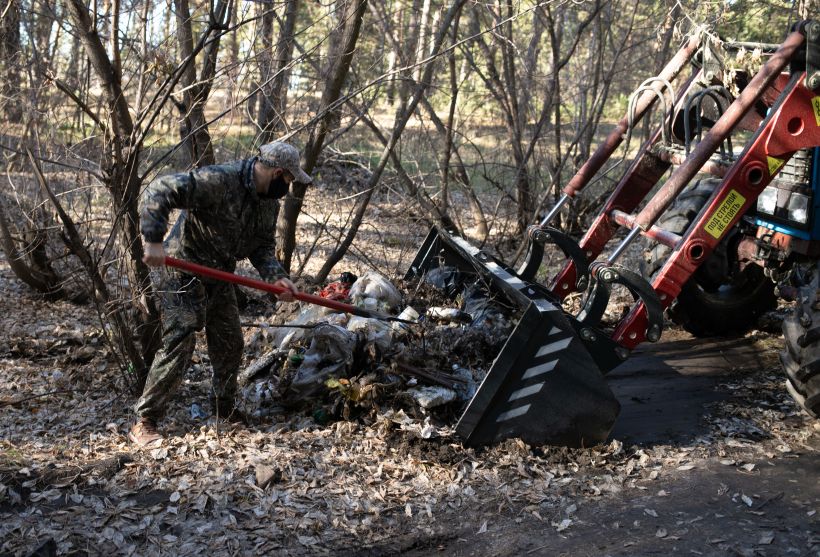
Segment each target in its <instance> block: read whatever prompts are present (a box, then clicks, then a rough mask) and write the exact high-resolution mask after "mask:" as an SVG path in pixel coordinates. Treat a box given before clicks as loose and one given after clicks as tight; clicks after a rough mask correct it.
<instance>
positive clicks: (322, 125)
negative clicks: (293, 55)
mask: <svg viewBox="0 0 820 557" xmlns="http://www.w3.org/2000/svg"><path fill="white" fill-rule="evenodd" d="M366 9H367V0H349V2H348V3H347V11H346V12H345V17H344V19H343V21H344V22H345V32H344V39H343V41H342V42H341V50H340V52H339V54H338V59H337V62H336V66H335V68H334V71H333V73H332V75H331V78H330V79H329V80H328V81H327V83H326V86H325V88H324V90H323V91H322V100H321V102H320V103H319V113H320V114H322V117H321V118H320V119H319V121H318V123H317V124H316V126H315V127H314V128H313V129H312V130H311V132H310V136H309V138H308V141H307V145H306V146H305V151H304V168H305V170H306V171H307V172H308V174H310V173H311V172H312V171H313V168H314V167H315V166H316V162H317V161H318V160H319V154H320V153H321V152H322V148H323V147H324V141H325V138H326V137H327V134H328V133H329V132H330V126H331V124H332V122H333V121H334V118H335V109H334V107H335V106H336V104H337V101H338V100H339V98H340V97H341V94H342V87H343V85H344V82H345V79H346V78H347V75H348V72H349V71H350V63H351V61H352V59H353V55H354V53H355V51H356V43H357V41H358V40H359V32H360V30H361V27H362V19H363V17H364V12H365V10H366ZM306 188H307V186H306V185H305V184H298V183H297V184H294V185H293V186H292V188H291V193H290V195H288V196H287V197H286V198H285V202H284V207H283V211H282V216H281V218H280V221H279V232H278V236H279V240H280V241H279V243H278V244H279V260H280V261H281V262H282V265H284V267H285V268H286V269H290V265H291V261H292V258H293V250H294V249H295V247H296V219H297V218H298V216H299V212H300V211H301V208H302V200H303V199H304V195H305V190H306Z"/></svg>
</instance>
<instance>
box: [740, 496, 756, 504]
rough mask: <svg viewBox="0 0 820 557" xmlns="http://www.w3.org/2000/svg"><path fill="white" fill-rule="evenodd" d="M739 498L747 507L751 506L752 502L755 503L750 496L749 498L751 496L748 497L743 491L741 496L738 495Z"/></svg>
mask: <svg viewBox="0 0 820 557" xmlns="http://www.w3.org/2000/svg"><path fill="white" fill-rule="evenodd" d="M740 499H741V500H742V501H743V502H744V503H746V506H747V507H751V506H752V505H754V503H755V502H754V501H753V500H752V498H751V497H749V496H748V495H746V494H745V493H744V494H743V495H741V496H740Z"/></svg>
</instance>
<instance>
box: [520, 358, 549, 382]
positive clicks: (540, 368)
mask: <svg viewBox="0 0 820 557" xmlns="http://www.w3.org/2000/svg"><path fill="white" fill-rule="evenodd" d="M556 365H558V360H552V361H549V362H546V363H543V364H541V365H537V366H533V367H531V368H530V369H528V370H527V371H526V372H524V375H522V376H521V380H522V381H524V380H526V379H532V378H533V377H538V376H539V375H541V374H544V373H547V372H548V371H552V370H554V369H555V366H556Z"/></svg>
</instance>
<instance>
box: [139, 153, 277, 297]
mask: <svg viewBox="0 0 820 557" xmlns="http://www.w3.org/2000/svg"><path fill="white" fill-rule="evenodd" d="M254 162H256V157H253V158H250V159H245V160H240V161H236V162H232V163H227V164H219V165H213V166H207V167H204V168H199V169H195V170H192V171H191V172H187V173H182V174H173V175H168V176H162V177H160V178H157V179H156V180H154V181H153V182H151V184H150V185H149V186H148V187H147V188H146V189H145V191H144V192H143V194H142V197H141V199H140V230H141V232H142V236H143V238H145V240H146V241H147V242H162V240H163V238H164V236H165V232H166V230H167V229H168V216H169V214H170V213H171V210H172V209H184V210H187V212H188V214H187V217H186V218H180V221H181V225H182V226H181V234H180V238H179V243H178V246H177V247H176V249H175V250H173V251H174V253H172V255H175V256H177V257H179V258H180V259H185V260H188V261H193V262H194V263H199V264H201V265H207V266H209V267H215V268H217V269H221V270H223V271H228V272H233V271H234V269H235V268H236V262H237V260H239V259H244V258H246V257H247V258H248V259H249V260H250V262H251V264H252V265H253V266H254V267H256V269H257V271H259V274H260V275H261V277H262V278H263V279H264V280H267V281H271V282H273V281H275V280H277V279H279V278H282V277H285V276H287V273H286V272H285V269H284V268H283V267H282V265H280V264H279V262H278V261H277V260H276V256H275V253H276V252H275V247H276V243H275V242H276V236H275V234H276V217H277V215H278V214H279V202H278V201H276V200H272V199H261V198H260V197H259V195H258V194H257V193H256V187H255V186H254V183H253V164H254Z"/></svg>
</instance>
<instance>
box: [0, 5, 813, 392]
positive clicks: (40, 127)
mask: <svg viewBox="0 0 820 557" xmlns="http://www.w3.org/2000/svg"><path fill="white" fill-rule="evenodd" d="M810 10H811V6H808V4H807V3H806V2H787V1H749V0H738V1H716V2H700V1H698V2H689V1H686V2H672V1H669V0H664V1H643V0H586V1H545V2H519V1H513V0H492V1H487V2H477V1H475V0H447V1H442V0H391V1H387V2H382V1H373V0H371V1H367V0H319V1H310V2H308V1H304V0H286V1H253V2H251V1H233V0H209V1H207V2H204V1H200V0H93V1H92V2H91V3H90V4H89V3H87V2H86V1H85V0H59V1H56V0H0V76H2V77H1V78H0V107H2V108H0V161H2V170H3V182H4V184H3V187H2V188H0V240H2V249H3V251H4V252H5V254H6V257H7V259H8V262H9V265H10V267H11V269H12V271H13V272H14V274H15V275H16V276H17V277H18V278H19V279H20V280H22V281H23V282H25V283H26V284H28V285H29V286H30V287H32V288H34V289H35V290H37V291H39V292H40V293H42V295H43V296H46V297H47V298H51V299H61V298H63V299H64V298H70V299H72V300H75V301H77V302H82V301H87V302H91V303H92V304H94V307H95V308H96V310H97V314H98V315H99V318H100V320H101V322H102V325H103V330H104V331H106V339H107V342H108V344H109V346H110V348H111V351H112V354H113V355H114V356H115V357H116V360H117V367H118V369H119V370H120V371H121V373H122V377H123V378H124V379H125V380H126V383H127V384H128V385H129V386H130V387H131V389H132V390H133V391H134V392H139V391H140V389H141V385H142V382H143V381H144V378H145V373H146V370H147V367H148V366H149V365H150V362H151V360H152V358H153V354H154V352H155V351H156V349H157V346H158V339H159V335H158V327H159V319H158V317H159V316H158V309H157V306H156V302H155V300H154V298H153V296H152V295H151V289H150V273H149V269H148V268H147V267H146V266H145V265H144V264H143V263H142V244H141V242H140V236H139V219H138V215H137V204H138V199H139V195H140V193H141V191H142V190H143V189H144V188H145V186H146V185H147V184H149V183H150V181H151V180H152V179H153V178H154V177H156V176H157V175H160V174H164V173H169V172H180V171H185V170H186V169H190V168H192V167H199V166H204V165H208V164H213V163H215V162H223V161H228V160H233V159H236V158H243V157H247V156H250V155H252V154H253V153H254V152H255V148H256V147H258V146H259V145H260V144H262V143H265V142H268V141H272V140H276V139H279V140H287V141H290V142H292V143H294V144H295V145H297V146H298V147H299V148H300V149H301V150H302V152H303V160H302V164H303V167H304V168H305V170H306V171H307V172H308V173H311V174H312V175H313V176H314V177H315V181H316V184H317V185H316V187H312V188H309V189H308V188H305V187H304V185H299V184H297V185H295V186H294V187H293V188H292V191H291V193H290V195H289V196H288V197H287V199H286V200H285V201H284V203H283V205H282V209H281V211H280V215H279V227H278V242H277V250H278V256H279V257H280V260H281V261H282V262H283V263H284V264H285V266H286V267H287V268H288V269H289V270H290V271H291V273H292V275H294V276H297V277H302V278H303V279H304V280H303V283H307V282H313V283H321V282H323V281H325V280H326V279H327V278H328V277H329V276H330V275H331V273H332V272H333V271H334V270H336V271H338V270H339V269H338V265H337V264H338V263H339V262H340V261H342V260H343V259H345V261H346V262H347V261H357V265H364V266H366V267H375V268H377V269H378V270H380V271H382V272H385V273H387V274H395V273H396V272H397V271H399V270H400V269H401V266H402V265H403V264H404V265H406V263H407V262H408V261H409V258H410V257H412V255H413V253H414V251H415V249H416V248H417V247H418V243H419V242H420V239H421V238H422V237H423V235H424V234H425V233H426V231H427V229H428V227H429V225H430V224H435V223H439V224H446V225H447V226H451V227H455V228H456V229H458V230H459V231H460V232H461V233H463V234H465V235H466V236H468V237H470V238H471V239H473V240H474V241H475V242H477V243H479V244H481V245H482V246H484V247H485V248H486V249H490V250H493V251H496V252H498V253H500V254H502V255H503V256H504V259H505V260H506V261H507V262H508V263H511V264H513V263H515V259H516V257H520V256H521V254H522V251H523V250H522V248H521V246H522V242H523V241H524V235H523V234H522V232H523V230H524V229H525V227H526V226H527V225H528V224H530V223H534V222H537V221H538V220H539V218H540V217H542V216H543V214H544V212H545V210H547V209H549V207H550V204H551V203H552V202H553V201H554V200H555V199H556V198H557V196H558V195H559V192H560V187H561V185H562V183H563V182H565V181H566V179H567V178H568V177H569V176H571V175H572V173H573V172H574V171H575V170H576V169H577V168H578V167H579V166H580V165H581V164H582V163H583V161H584V160H586V158H587V157H588V156H589V154H590V152H591V151H592V150H594V148H595V145H596V141H597V140H598V139H600V138H601V137H602V136H603V134H605V133H606V132H607V131H608V130H609V129H611V127H612V125H613V123H614V122H616V121H617V120H618V119H619V118H620V117H621V116H622V115H623V114H624V112H625V110H626V106H627V103H628V98H629V94H630V93H631V92H632V91H633V90H634V89H635V88H636V87H637V86H639V85H640V84H641V82H642V81H643V80H644V79H646V78H648V77H651V76H654V75H656V73H657V72H658V70H659V69H660V68H661V67H663V65H664V64H665V63H666V61H667V60H668V59H669V58H670V57H671V55H672V54H673V53H674V52H675V51H676V50H677V48H678V46H679V45H680V43H681V41H682V38H683V36H684V35H685V34H687V33H691V32H693V31H695V30H696V29H698V28H702V27H703V26H705V28H708V29H710V30H711V32H713V33H715V38H717V37H718V35H719V36H720V38H722V39H737V40H742V41H762V42H768V43H778V42H780V41H781V40H782V39H783V37H784V36H785V35H786V33H787V32H788V30H789V27H790V25H791V24H792V23H794V22H796V21H797V20H798V19H799V18H800V17H801V16H802V15H803V14H806V13H808V12H809V11H810ZM648 130H649V126H648V125H644V126H643V133H648ZM633 146H634V144H633ZM620 158H621V157H619V156H616V157H614V158H613V161H616V162H615V163H614V164H613V167H612V168H610V169H607V170H606V171H605V172H604V174H603V178H602V179H601V180H599V183H597V184H595V188H593V189H592V191H591V193H590V194H588V195H585V196H584V197H582V198H580V199H579V200H577V202H576V203H575V204H574V205H573V206H572V207H571V208H570V209H569V211H568V212H565V213H564V214H562V215H561V225H562V226H563V227H564V228H565V229H567V230H569V231H570V232H573V233H579V232H580V231H582V230H583V229H584V226H585V223H586V222H587V220H588V219H589V218H590V217H591V215H593V214H594V212H595V210H596V209H597V208H598V206H599V205H600V203H601V202H602V201H603V194H604V193H605V192H606V189H607V188H606V186H607V185H609V184H611V183H612V182H613V181H615V180H616V179H617V177H618V162H617V161H618V160H620ZM620 170H623V168H620ZM328 207H330V208H331V209H332V210H325V209H327V208H328ZM320 208H322V210H320ZM397 216H400V217H402V218H404V219H406V226H405V230H406V231H407V233H406V234H404V235H398V234H394V233H392V232H391V233H388V232H385V231H383V230H382V227H381V226H380V222H381V219H383V218H388V217H397ZM308 272H309V273H310V275H307V273H308Z"/></svg>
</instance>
